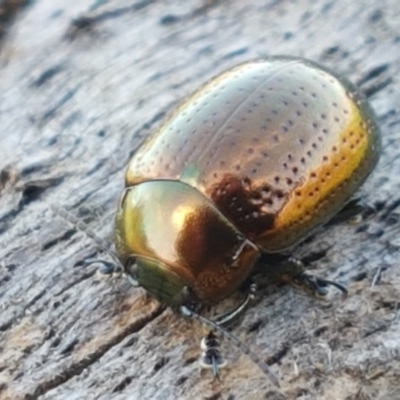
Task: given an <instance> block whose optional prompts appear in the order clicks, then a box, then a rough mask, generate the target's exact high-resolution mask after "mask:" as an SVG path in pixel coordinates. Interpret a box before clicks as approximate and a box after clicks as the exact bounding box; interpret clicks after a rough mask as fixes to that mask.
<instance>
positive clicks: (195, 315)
mask: <svg viewBox="0 0 400 400" xmlns="http://www.w3.org/2000/svg"><path fill="white" fill-rule="evenodd" d="M181 313H182V315H183V316H184V317H191V318H193V319H197V320H198V321H200V322H202V323H203V324H204V325H207V326H208V327H209V328H211V329H214V330H216V331H218V332H219V333H220V334H221V335H222V336H223V337H224V338H225V339H227V340H229V341H230V342H232V343H234V344H235V345H236V346H237V347H238V348H239V349H240V350H241V351H242V352H243V353H244V354H246V355H247V356H248V357H249V358H250V359H251V361H253V362H254V364H256V365H257V366H258V367H259V368H260V369H261V371H262V372H264V374H265V375H267V376H268V378H269V379H270V381H271V382H272V383H273V384H274V385H275V386H276V387H278V388H280V384H279V380H278V378H277V377H276V376H275V374H274V373H273V372H272V371H271V370H270V368H269V366H268V365H267V363H266V362H265V361H263V360H262V359H261V358H260V357H259V356H258V355H257V354H256V353H254V352H253V351H251V350H250V348H249V347H247V346H246V345H245V344H244V343H243V342H241V341H240V340H239V339H238V338H237V337H236V336H234V335H232V334H231V333H230V332H228V331H227V330H226V329H224V328H223V327H222V326H220V325H217V324H216V323H215V322H213V321H211V320H209V319H208V318H205V317H203V316H201V315H200V314H198V313H197V312H195V311H193V310H192V309H191V308H189V307H187V306H182V307H181Z"/></svg>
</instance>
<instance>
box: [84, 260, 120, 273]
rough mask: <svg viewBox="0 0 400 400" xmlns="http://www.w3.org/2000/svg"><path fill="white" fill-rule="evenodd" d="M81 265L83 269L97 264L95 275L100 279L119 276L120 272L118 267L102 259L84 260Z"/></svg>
mask: <svg viewBox="0 0 400 400" xmlns="http://www.w3.org/2000/svg"><path fill="white" fill-rule="evenodd" d="M83 264H84V265H85V267H87V266H89V265H92V264H98V267H97V273H98V274H99V275H100V276H102V277H112V276H113V275H119V274H120V273H121V272H122V271H121V268H120V267H119V265H116V264H115V263H113V262H110V261H106V260H102V259H89V260H85V261H84V262H83Z"/></svg>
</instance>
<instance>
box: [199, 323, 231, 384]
mask: <svg viewBox="0 0 400 400" xmlns="http://www.w3.org/2000/svg"><path fill="white" fill-rule="evenodd" d="M220 346H221V344H220V342H219V340H218V337H217V335H216V334H215V332H214V331H213V330H210V331H209V332H208V334H207V335H206V336H205V337H204V338H203V339H202V341H201V344H200V347H201V350H202V353H201V359H200V365H201V367H202V368H204V369H211V370H212V373H213V376H214V379H218V380H219V372H220V370H221V369H222V368H224V367H225V366H226V365H227V361H226V360H225V359H224V358H223V357H222V356H221V352H220V350H219V349H220Z"/></svg>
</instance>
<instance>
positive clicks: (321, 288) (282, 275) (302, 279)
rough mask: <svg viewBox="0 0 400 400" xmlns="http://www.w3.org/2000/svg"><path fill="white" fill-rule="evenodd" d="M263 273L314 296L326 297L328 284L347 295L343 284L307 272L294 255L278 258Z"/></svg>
mask: <svg viewBox="0 0 400 400" xmlns="http://www.w3.org/2000/svg"><path fill="white" fill-rule="evenodd" d="M283 257H284V256H282V258H283ZM265 259H266V260H267V255H265ZM264 274H266V275H267V276H268V277H269V278H271V279H272V280H273V281H278V282H284V283H290V284H291V285H293V286H294V287H296V288H299V289H302V290H304V291H306V292H308V293H310V294H312V295H313V296H315V297H319V298H326V297H327V295H328V294H329V286H334V287H336V288H337V289H339V290H340V291H341V292H342V293H343V294H344V295H347V289H346V288H345V287H344V286H342V285H340V284H339V283H336V282H333V281H330V280H327V279H323V278H319V277H317V276H315V275H313V274H311V273H309V272H308V271H306V268H305V266H304V264H303V263H302V262H301V261H300V260H298V259H296V258H294V257H289V258H286V260H284V259H282V260H279V262H278V263H277V264H276V265H275V264H274V268H270V269H269V270H268V271H267V272H264Z"/></svg>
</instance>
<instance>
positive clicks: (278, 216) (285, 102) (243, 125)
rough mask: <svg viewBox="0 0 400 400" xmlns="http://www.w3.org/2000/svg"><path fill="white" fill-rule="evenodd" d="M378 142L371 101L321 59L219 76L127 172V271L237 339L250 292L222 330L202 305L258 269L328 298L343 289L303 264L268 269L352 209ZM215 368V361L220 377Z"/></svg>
mask: <svg viewBox="0 0 400 400" xmlns="http://www.w3.org/2000/svg"><path fill="white" fill-rule="evenodd" d="M379 136H380V135H379V130H378V127H377V125H376V123H375V121H374V115H373V112H372V110H371V109H370V108H369V106H368V104H367V102H366V100H365V98H364V97H363V95H362V94H361V93H360V92H359V91H357V90H356V88H355V87H354V86H353V85H351V84H350V83H349V82H347V81H346V80H345V79H343V78H341V77H338V76H336V75H335V74H333V73H332V72H329V71H328V70H326V69H325V68H323V67H321V66H319V65H317V64H315V63H313V62H310V61H307V60H304V59H298V58H288V57H271V58H266V59H263V60H259V61H251V62H247V63H244V64H241V65H239V66H237V67H235V68H233V69H231V70H228V71H227V72H224V73H222V74H220V75H219V76H217V77H215V78H214V79H212V80H210V81H209V82H208V83H206V84H205V85H204V86H202V87H201V88H200V89H198V90H197V91H196V92H195V93H194V94H192V95H191V96H190V97H188V98H187V99H186V100H185V101H184V102H183V104H181V105H180V106H179V107H178V108H177V109H176V110H175V111H174V112H173V113H172V114H171V115H170V116H169V117H168V118H167V119H166V120H165V121H164V123H163V124H162V126H161V127H160V128H159V130H158V131H157V132H156V133H155V134H154V135H152V136H151V137H150V139H149V140H148V141H147V143H145V144H144V145H143V146H142V147H141V148H140V149H139V150H138V151H137V152H136V154H135V155H134V156H133V158H132V159H131V161H130V163H129V166H128V169H127V172H126V179H125V184H126V188H125V190H124V193H123V195H122V199H121V202H120V205H119V209H118V211H117V216H116V229H115V244H116V250H117V254H118V258H119V260H120V262H121V264H122V265H123V268H124V271H125V273H126V274H127V275H128V276H129V277H130V280H131V281H132V282H133V283H135V284H137V285H139V286H142V287H143V288H145V289H146V290H147V291H148V292H149V293H150V294H152V295H154V296H155V297H156V298H157V299H159V300H160V301H161V302H162V303H164V304H166V305H168V306H170V307H172V308H174V309H176V310H180V312H181V313H182V314H183V315H184V316H188V317H194V318H197V319H200V320H201V321H203V322H205V323H207V324H209V325H210V326H211V327H213V328H214V329H220V330H222V332H223V334H224V335H225V336H226V335H228V336H230V339H231V340H234V341H236V342H237V340H236V339H235V338H234V337H232V336H231V335H230V334H229V333H228V332H226V331H225V330H223V329H222V326H223V325H224V323H226V322H228V321H230V320H231V319H232V318H234V317H236V316H237V315H238V314H239V313H240V312H242V311H243V310H244V309H245V307H246V305H247V304H248V302H249V300H250V299H251V296H252V295H253V293H254V291H253V290H251V291H250V294H249V296H248V297H247V298H246V300H245V302H244V303H242V304H240V305H239V306H238V308H237V309H235V310H233V311H232V312H230V313H228V314H227V315H225V316H223V317H222V318H220V319H217V320H216V321H214V322H212V321H210V320H207V319H205V318H204V317H202V316H201V315H200V312H201V311H200V310H201V308H200V307H201V305H212V304H215V303H217V302H219V301H221V300H223V299H225V298H227V297H228V296H230V295H231V294H232V293H233V292H235V291H236V290H237V288H238V287H239V286H240V285H241V284H242V283H243V282H244V280H246V278H248V277H249V275H250V274H251V272H252V270H253V269H254V266H255V265H256V264H257V263H258V264H259V263H260V262H261V263H262V264H263V266H264V271H265V273H266V274H268V275H269V276H271V278H273V279H275V280H282V281H285V282H291V283H293V284H295V285H296V286H300V287H303V288H306V289H307V290H308V291H311V292H313V293H315V294H317V295H320V296H324V295H325V294H326V293H327V287H328V286H329V285H334V286H336V287H338V288H339V289H341V290H342V291H344V292H346V289H345V288H343V287H342V286H341V285H339V284H337V283H335V282H331V281H327V280H324V279H321V278H317V277H315V276H313V275H311V274H309V273H307V272H306V271H305V270H304V267H303V265H302V264H301V263H300V262H297V261H295V260H291V259H288V260H286V261H285V262H283V263H281V264H280V265H275V264H271V265H269V263H268V260H269V258H271V259H272V258H273V254H275V253H279V252H282V251H283V250H286V249H288V248H290V247H292V246H294V245H295V244H297V243H298V242H299V241H301V240H303V239H305V238H306V237H308V236H309V235H310V234H311V233H312V232H314V231H315V229H316V228H318V227H319V226H321V225H322V224H324V223H326V222H327V221H329V220H330V219H331V218H332V217H333V216H334V215H335V214H336V213H338V212H339V211H340V210H341V209H342V208H343V207H344V206H345V205H346V203H347V202H348V201H349V199H350V198H351V196H352V195H353V194H354V192H355V191H356V190H357V189H358V188H359V187H360V185H361V184H362V183H363V182H364V181H365V179H366V178H367V177H368V175H369V174H370V173H371V171H372V170H373V168H374V166H375V164H376V163H377V160H378V158H379V152H380V137H379ZM212 343H214V344H215V343H216V342H215V341H212ZM239 345H240V347H241V348H242V350H244V351H245V352H247V353H249V350H248V349H247V348H246V347H245V346H244V345H242V344H239ZM211 347H212V346H211ZM214 347H215V346H214ZM211 353H212V352H211ZM211 353H210V352H209V353H208V354H211ZM252 357H253V360H254V361H255V362H257V363H258V365H259V366H260V367H261V368H262V369H263V370H264V371H265V372H266V373H267V374H269V376H270V377H271V379H272V380H273V381H274V382H275V383H276V384H277V380H276V378H275V377H274V376H273V375H272V374H271V373H270V372H269V370H268V367H267V366H266V365H265V363H263V361H262V360H260V359H259V358H258V357H257V356H255V355H254V354H253V355H252ZM217 363H218V361H215V360H214V361H213V360H211V361H210V364H212V367H213V368H214V370H215V369H216V367H217V365H216V364H217Z"/></svg>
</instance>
